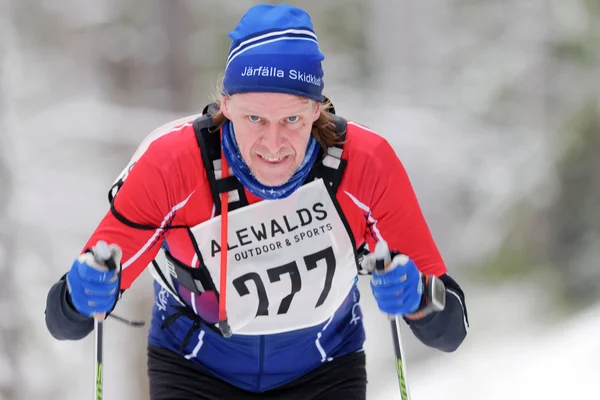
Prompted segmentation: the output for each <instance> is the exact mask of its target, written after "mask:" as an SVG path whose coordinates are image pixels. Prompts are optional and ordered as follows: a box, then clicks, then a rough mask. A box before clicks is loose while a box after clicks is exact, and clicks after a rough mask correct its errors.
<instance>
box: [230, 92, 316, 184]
mask: <svg viewBox="0 0 600 400" xmlns="http://www.w3.org/2000/svg"><path fill="white" fill-rule="evenodd" d="M221 110H222V111H223V114H224V115H225V117H227V119H229V120H230V121H231V122H232V123H233V127H234V131H235V138H236V141H237V143H238V146H239V148H240V152H241V154H242V158H243V159H244V161H245V162H246V164H248V167H250V170H251V171H252V174H253V175H254V176H255V177H256V179H257V180H258V181H259V182H260V183H262V184H263V185H266V186H280V185H282V184H284V183H286V182H287V181H288V180H289V179H290V178H291V177H292V176H293V175H294V172H296V170H297V169H298V167H299V166H300V164H301V163H302V160H304V154H305V153H306V147H307V145H308V140H309V138H310V135H311V129H312V124H313V122H314V121H316V120H317V119H318V118H319V114H320V112H321V104H320V103H317V102H315V101H312V100H308V99H306V98H303V97H298V96H294V95H290V94H283V93H242V94H235V95H233V96H231V97H224V98H223V99H222V102H221Z"/></svg>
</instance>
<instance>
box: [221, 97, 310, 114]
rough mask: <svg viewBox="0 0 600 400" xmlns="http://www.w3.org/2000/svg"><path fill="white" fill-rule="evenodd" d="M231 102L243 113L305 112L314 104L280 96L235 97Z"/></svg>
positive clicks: (302, 99)
mask: <svg viewBox="0 0 600 400" xmlns="http://www.w3.org/2000/svg"><path fill="white" fill-rule="evenodd" d="M231 100H232V102H233V104H234V106H235V108H237V109H238V110H239V111H241V112H255V113H259V112H261V113H268V114H281V113H283V114H285V113H289V112H304V111H306V110H308V109H311V108H312V107H311V105H312V104H311V102H310V101H309V100H308V99H305V98H301V97H297V96H287V95H280V94H269V95H265V96H260V95H259V96H252V95H248V96H233V97H232V99H231Z"/></svg>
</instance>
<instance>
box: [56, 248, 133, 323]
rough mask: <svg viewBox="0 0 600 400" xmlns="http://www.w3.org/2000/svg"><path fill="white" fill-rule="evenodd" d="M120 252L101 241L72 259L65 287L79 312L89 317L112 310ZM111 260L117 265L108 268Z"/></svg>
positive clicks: (117, 284)
mask: <svg viewBox="0 0 600 400" xmlns="http://www.w3.org/2000/svg"><path fill="white" fill-rule="evenodd" d="M122 254H123V253H122V252H121V249H120V248H119V247H118V246H117V245H114V244H111V245H110V246H108V245H107V244H106V243H105V242H102V241H100V242H98V244H96V246H94V247H93V248H92V249H91V251H89V252H86V253H83V254H82V255H80V256H79V257H78V258H77V259H76V260H75V261H74V262H73V265H72V266H71V269H70V270H69V272H68V273H67V288H68V290H69V295H70V296H71V302H72V303H73V306H74V307H75V309H76V310H77V311H78V312H79V313H80V314H82V315H84V316H86V317H91V316H93V314H104V313H108V312H110V311H112V309H113V308H114V306H115V303H116V301H117V297H118V294H119V283H120V280H119V275H120V269H121V268H120V266H121V257H122ZM109 260H110V261H109ZM110 263H112V265H114V266H116V269H112V270H111V269H109V268H108V267H107V264H110Z"/></svg>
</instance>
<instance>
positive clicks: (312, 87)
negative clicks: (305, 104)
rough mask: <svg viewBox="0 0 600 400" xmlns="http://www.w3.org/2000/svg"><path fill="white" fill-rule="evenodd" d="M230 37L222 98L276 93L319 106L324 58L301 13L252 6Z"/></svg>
mask: <svg viewBox="0 0 600 400" xmlns="http://www.w3.org/2000/svg"><path fill="white" fill-rule="evenodd" d="M229 37H230V38H231V39H232V43H231V46H230V48H229V56H228V58H227V66H226V68H225V79H224V80H223V89H224V92H225V94H228V95H233V94H236V93H246V92H276V93H288V94H294V95H298V96H302V97H307V98H309V99H312V100H316V101H318V102H321V101H322V99H323V97H322V93H323V68H322V67H321V61H323V59H324V58H325V57H324V56H323V53H321V50H320V49H319V44H318V42H317V35H315V32H314V30H313V25H312V21H311V19H310V16H309V15H308V14H307V13H306V12H305V11H304V10H302V9H300V8H297V7H293V6H289V5H286V4H281V5H270V4H261V5H257V6H254V7H252V8H250V9H249V10H248V11H247V12H246V14H245V15H244V16H243V17H242V19H241V20H240V22H239V23H238V25H237V26H236V27H235V29H234V30H233V32H231V33H230V34H229Z"/></svg>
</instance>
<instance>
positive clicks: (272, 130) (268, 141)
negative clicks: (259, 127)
mask: <svg viewBox="0 0 600 400" xmlns="http://www.w3.org/2000/svg"><path fill="white" fill-rule="evenodd" d="M283 139H284V133H283V127H282V126H281V125H280V124H269V125H268V126H267V127H266V128H265V131H264V133H263V140H262V143H263V145H264V146H265V147H266V148H267V150H269V152H270V153H271V154H276V153H277V152H278V151H279V150H280V149H281V146H282V145H283Z"/></svg>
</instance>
